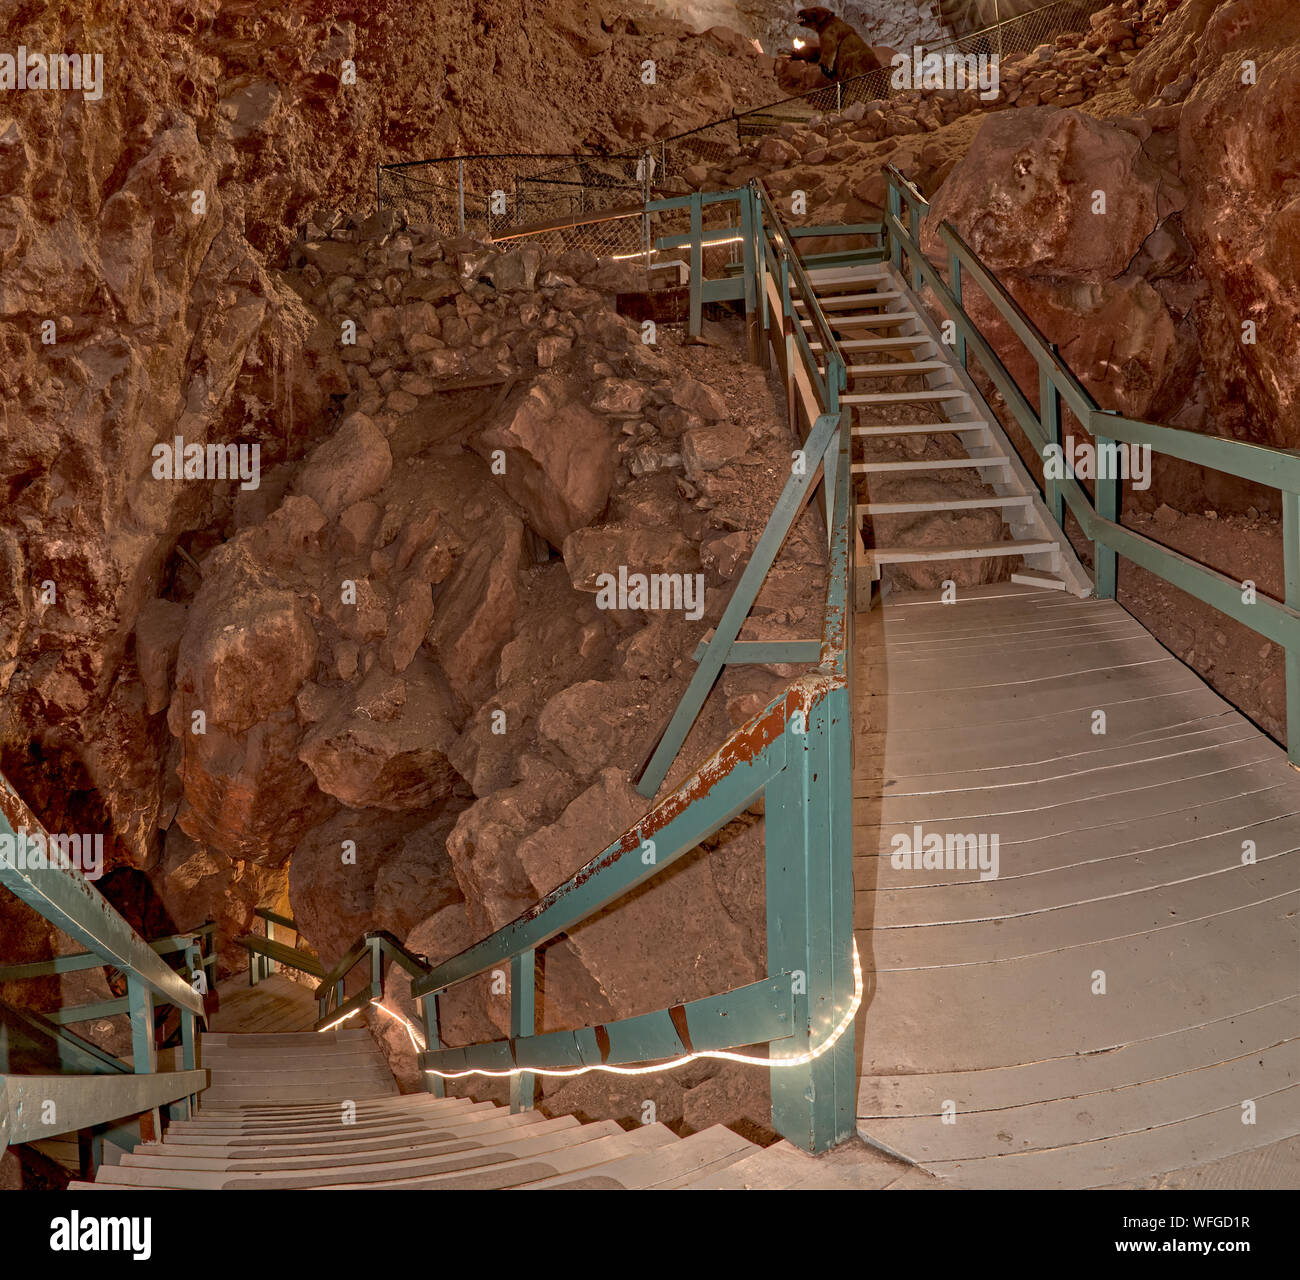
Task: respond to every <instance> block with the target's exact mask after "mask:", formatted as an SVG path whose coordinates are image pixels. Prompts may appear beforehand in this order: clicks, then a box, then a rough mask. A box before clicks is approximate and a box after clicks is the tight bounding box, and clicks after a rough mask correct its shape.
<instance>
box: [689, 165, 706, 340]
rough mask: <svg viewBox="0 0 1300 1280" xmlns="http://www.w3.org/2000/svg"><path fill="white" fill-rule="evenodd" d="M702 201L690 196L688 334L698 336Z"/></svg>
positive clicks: (701, 313)
mask: <svg viewBox="0 0 1300 1280" xmlns="http://www.w3.org/2000/svg"><path fill="white" fill-rule="evenodd" d="M703 240H704V201H703V199H702V198H701V196H700V194H699V192H698V191H697V192H695V193H694V194H693V195H692V196H691V318H690V326H689V330H690V335H691V337H692V338H698V337H699V336H700V332H701V330H702V328H703V323H704V244H703Z"/></svg>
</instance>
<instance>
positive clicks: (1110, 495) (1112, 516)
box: [1092, 416, 1120, 600]
mask: <svg viewBox="0 0 1300 1280" xmlns="http://www.w3.org/2000/svg"><path fill="white" fill-rule="evenodd" d="M1096 422H1097V416H1094V418H1093V425H1094V426H1095V425H1096ZM1092 439H1093V444H1094V446H1095V447H1096V450H1097V468H1096V470H1097V474H1096V477H1095V479H1094V481H1093V483H1094V485H1095V486H1096V495H1097V503H1096V505H1097V514H1098V515H1099V516H1100V517H1101V518H1102V519H1103V520H1109V521H1110V522H1111V523H1112V524H1118V523H1119V499H1120V490H1119V477H1118V476H1116V475H1114V474H1111V475H1110V476H1108V477H1103V476H1102V474H1101V473H1102V471H1103V470H1104V467H1105V464H1104V458H1105V456H1106V454H1107V452H1109V453H1110V454H1111V457H1112V459H1113V458H1114V449H1115V442H1114V441H1113V440H1110V439H1108V438H1107V437H1106V436H1103V435H1099V434H1097V433H1096V432H1094V433H1093V438H1092ZM1117 570H1118V560H1117V556H1116V553H1115V548H1114V547H1108V546H1107V545H1106V544H1105V543H1104V542H1102V541H1101V539H1100V538H1098V539H1097V541H1096V542H1095V543H1094V544H1093V584H1094V588H1095V590H1096V593H1097V599H1098V600H1114V599H1115V588H1116V574H1117Z"/></svg>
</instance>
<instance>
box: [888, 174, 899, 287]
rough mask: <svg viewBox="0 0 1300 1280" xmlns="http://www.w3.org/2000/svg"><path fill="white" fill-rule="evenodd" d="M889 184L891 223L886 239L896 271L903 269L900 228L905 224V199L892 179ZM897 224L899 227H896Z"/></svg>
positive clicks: (889, 223) (890, 258) (889, 222)
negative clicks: (899, 236)
mask: <svg viewBox="0 0 1300 1280" xmlns="http://www.w3.org/2000/svg"><path fill="white" fill-rule="evenodd" d="M888 182H889V219H890V220H889V221H888V222H887V225H886V227H885V233H886V237H887V239H888V241H889V260H890V261H891V262H892V263H893V264H894V268H895V270H898V271H901V270H902V269H903V242H902V241H901V240H900V239H899V238H898V227H901V226H902V222H903V198H902V195H901V194H900V192H899V190H898V188H897V187H896V186H895V185H894V180H893V179H892V178H890V179H888ZM895 222H897V224H898V226H895V225H894V224H895Z"/></svg>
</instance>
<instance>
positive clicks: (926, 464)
mask: <svg viewBox="0 0 1300 1280" xmlns="http://www.w3.org/2000/svg"><path fill="white" fill-rule="evenodd" d="M1006 465H1007V456H1006V454H1003V453H994V454H990V455H989V456H988V457H987V458H916V459H912V460H909V461H907V462H855V463H854V464H853V470H854V471H855V472H857V473H861V474H874V473H878V472H886V471H952V470H955V469H957V468H959V467H972V468H974V467H978V468H979V469H980V470H983V469H984V468H985V467H1005V466H1006Z"/></svg>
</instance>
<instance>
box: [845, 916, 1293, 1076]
mask: <svg viewBox="0 0 1300 1280" xmlns="http://www.w3.org/2000/svg"><path fill="white" fill-rule="evenodd" d="M1297 908H1300V895H1296V894H1292V895H1291V896H1290V898H1289V899H1282V900H1279V901H1276V902H1269V903H1262V904H1259V905H1257V906H1252V907H1247V908H1245V909H1243V910H1240V911H1235V912H1230V913H1227V914H1226V915H1222V916H1216V917H1213V918H1211V919H1208V920H1197V921H1193V922H1190V923H1188V924H1185V925H1181V926H1178V927H1176V928H1174V929H1169V930H1161V931H1160V932H1159V933H1148V934H1140V935H1138V936H1137V937H1133V938H1125V939H1122V940H1119V941H1106V942H1095V943H1089V944H1087V945H1084V946H1078V947H1071V948H1068V949H1066V950H1063V951H1058V952H1054V953H1050V954H1048V955H1040V956H1034V957H1032V958H1024V959H1017V960H1006V961H1000V962H993V963H989V964H973V965H955V966H951V967H948V968H943V969H897V970H889V971H886V972H880V973H876V975H875V982H876V989H875V992H874V995H873V998H872V1000H871V1003H870V1005H869V1007H868V1009H867V1011H866V1015H865V1018H864V1020H863V1026H862V1028H861V1031H862V1036H861V1039H862V1044H863V1055H864V1056H863V1074H872V1075H874V1074H881V1073H882V1072H884V1073H891V1074H892V1073H894V1072H898V1071H925V1072H933V1071H956V1070H979V1069H982V1068H987V1067H1001V1066H1012V1065H1016V1064H1019V1063H1024V1062H1032V1061H1036V1060H1038V1059H1042V1058H1051V1057H1060V1056H1062V1055H1065V1054H1076V1053H1097V1052H1100V1051H1102V1050H1106V1049H1111V1048H1113V1047H1114V1046H1116V1045H1120V1044H1127V1043H1128V1042H1129V1041H1131V1040H1135V1039H1138V1038H1140V1037H1141V1036H1143V1035H1153V1034H1158V1033H1162V1032H1168V1031H1176V1030H1179V1029H1180V1028H1182V1027H1185V1026H1187V1025H1188V1023H1189V1022H1190V1021H1192V1020H1193V1018H1192V1017H1191V1016H1190V1014H1189V1008H1194V1009H1195V1020H1196V1021H1211V1020H1213V1019H1216V1018H1225V1017H1229V1016H1231V1015H1233V1014H1235V1013H1239V1012H1241V1010H1242V1008H1243V1007H1246V1006H1250V1007H1256V1006H1258V1005H1261V1004H1266V1003H1269V1002H1270V1001H1275V1000H1282V999H1285V998H1287V997H1289V996H1292V995H1294V994H1295V975H1294V966H1293V965H1291V964H1289V963H1279V957H1283V956H1284V957H1288V958H1289V957H1290V956H1293V955H1294V954H1295V948H1296V945H1297V937H1296V919H1295V912H1296V910H1297ZM858 945H859V948H860V950H861V952H862V958H863V963H864V965H865V966H866V967H867V968H868V969H870V968H871V963H872V955H873V951H872V947H873V939H872V937H871V936H870V935H865V934H860V935H859V944H858ZM1097 972H1102V973H1104V974H1105V975H1106V981H1107V992H1108V994H1106V995H1093V994H1092V989H1093V984H1094V981H1095V979H1094V978H1093V975H1094V974H1095V973H1097ZM1237 975H1249V981H1248V983H1247V982H1246V981H1245V978H1244V977H1241V976H1237ZM1243 987H1244V988H1245V989H1246V990H1247V991H1248V992H1249V994H1248V995H1246V994H1244V993H1243ZM953 1011H960V1016H956V1017H954V1016H953Z"/></svg>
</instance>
